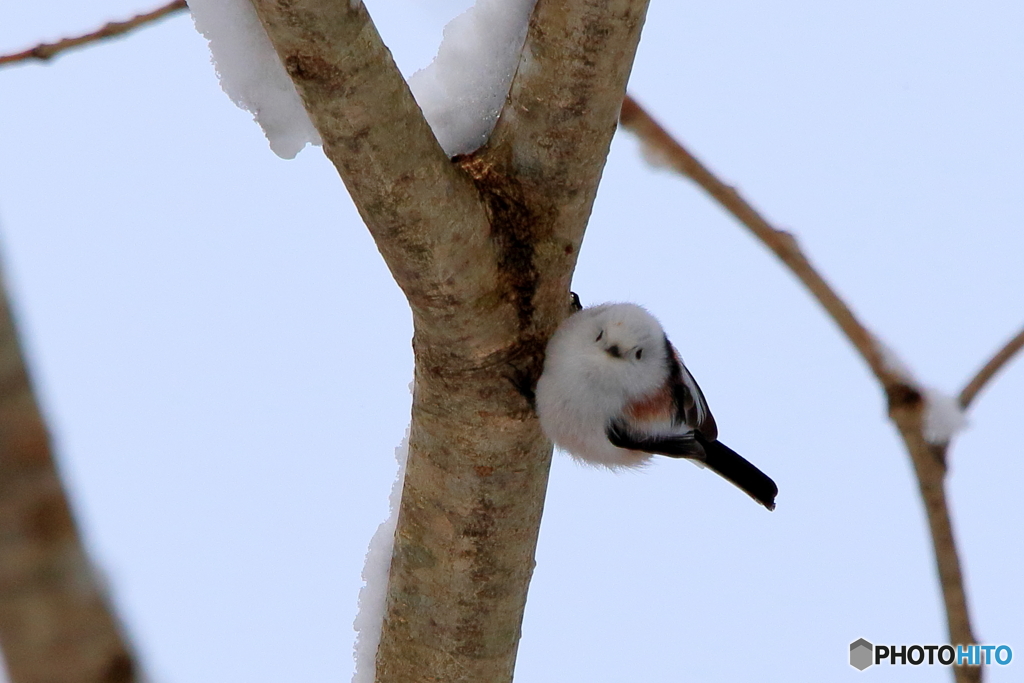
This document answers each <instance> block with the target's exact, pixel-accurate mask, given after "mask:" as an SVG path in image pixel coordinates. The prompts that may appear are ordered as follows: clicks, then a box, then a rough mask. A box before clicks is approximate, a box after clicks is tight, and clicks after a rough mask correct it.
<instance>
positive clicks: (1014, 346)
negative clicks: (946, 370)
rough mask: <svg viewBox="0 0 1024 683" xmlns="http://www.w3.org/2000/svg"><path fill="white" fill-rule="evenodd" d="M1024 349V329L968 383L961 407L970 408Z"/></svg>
mask: <svg viewBox="0 0 1024 683" xmlns="http://www.w3.org/2000/svg"><path fill="white" fill-rule="evenodd" d="M1022 347H1024V329H1021V331H1020V332H1018V333H1017V336H1016V337H1014V338H1013V339H1011V340H1010V341H1008V342H1006V345H1005V346H1003V348H1001V349H999V351H998V352H997V353H996V355H994V356H992V360H990V361H989V362H987V363H985V366H984V367H983V368H982V369H981V370H978V374H977V375H975V376H974V379H972V380H971V381H970V382H968V383H967V386H965V387H964V390H963V391H961V392H960V406H961V407H962V408H963V409H964V410H967V408H969V407H970V405H971V403H972V402H973V401H974V399H975V397H976V396H977V395H978V393H979V392H980V391H981V390H982V389H983V388H984V387H985V385H986V384H988V382H989V380H991V379H992V378H993V377H994V376H995V375H996V373H998V372H999V371H1000V370H1002V369H1003V366H1004V365H1006V364H1007V363H1008V362H1010V359H1011V358H1013V356H1014V354H1016V353H1017V352H1018V351H1020V350H1021V348H1022Z"/></svg>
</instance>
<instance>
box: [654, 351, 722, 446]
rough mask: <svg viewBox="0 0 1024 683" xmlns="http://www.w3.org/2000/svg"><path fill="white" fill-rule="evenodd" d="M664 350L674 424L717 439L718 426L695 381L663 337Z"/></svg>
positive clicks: (677, 354)
mask: <svg viewBox="0 0 1024 683" xmlns="http://www.w3.org/2000/svg"><path fill="white" fill-rule="evenodd" d="M665 350H666V355H667V356H668V363H669V385H670V386H671V387H672V400H673V402H674V403H675V411H676V422H678V423H681V424H685V425H687V426H688V427H693V428H694V429H696V430H697V431H699V432H700V433H701V434H702V435H704V436H705V437H706V438H708V439H710V440H714V439H717V438H718V425H717V424H715V417H714V415H712V414H711V409H710V408H708V402H707V401H706V400H705V399H704V392H702V391H701V390H700V386H699V385H698V384H697V380H695V379H694V378H693V375H691V374H690V371H689V370H687V369H686V365H685V364H684V363H683V359H682V358H680V357H679V352H678V351H676V348H675V347H674V346H672V342H670V341H669V340H668V337H665Z"/></svg>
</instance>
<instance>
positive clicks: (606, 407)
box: [537, 304, 779, 510]
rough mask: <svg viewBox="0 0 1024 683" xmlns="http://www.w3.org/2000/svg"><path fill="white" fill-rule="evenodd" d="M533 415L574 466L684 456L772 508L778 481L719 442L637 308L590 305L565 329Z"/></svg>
mask: <svg viewBox="0 0 1024 683" xmlns="http://www.w3.org/2000/svg"><path fill="white" fill-rule="evenodd" d="M537 414H538V416H539V417H540V425H541V428H542V429H543V430H544V433H545V434H546V435H547V437H548V438H549V439H551V440H552V441H553V442H554V443H555V444H556V445H558V446H559V447H561V448H562V449H563V450H565V451H568V452H569V454H571V455H573V456H574V457H576V458H578V459H580V460H584V461H586V462H589V463H594V464H597V465H604V466H606V467H609V468H613V469H614V468H619V467H636V466H640V465H643V464H644V463H645V462H646V461H647V460H649V459H650V457H651V455H652V454H658V455H667V456H670V457H673V458H687V459H689V460H692V461H694V462H696V463H697V464H699V465H703V466H706V467H709V468H711V469H712V470H714V471H715V472H717V473H718V474H720V475H722V476H723V477H725V478H726V479H728V480H729V481H731V482H732V483H733V484H735V485H736V486H738V487H739V488H740V489H742V490H743V491H744V492H745V493H747V494H748V495H749V496H750V497H751V498H753V499H754V500H756V501H757V502H758V503H760V504H761V505H764V506H765V507H766V508H768V509H769V510H774V509H775V495H776V494H777V493H778V492H779V489H778V487H777V486H776V485H775V482H774V481H772V480H771V478H770V477H768V476H767V475H766V474H765V473H764V472H762V471H761V470H759V469H757V468H756V467H754V466H753V465H752V464H750V463H749V462H747V461H746V460H745V459H744V458H743V457H742V456H740V455H739V454H738V453H736V452H735V451H733V450H732V449H730V448H729V447H727V446H726V445H725V444H722V443H720V442H719V441H718V427H717V426H716V425H715V418H714V417H712V415H711V411H710V410H708V404H707V402H706V401H705V400H704V394H703V393H701V390H700V387H699V386H697V382H696V380H694V379H693V375H691V374H690V371H689V370H687V369H686V366H685V365H683V361H682V359H681V358H680V357H679V353H678V352H677V351H676V349H675V347H673V346H672V344H671V342H669V340H668V337H667V336H666V335H665V332H664V330H663V329H662V328H661V324H660V323H659V322H658V321H657V320H656V319H655V317H654V316H652V315H651V314H650V313H648V312H647V311H646V310H645V309H644V308H643V307H641V306H637V305H636V304H602V305H600V306H592V307H590V308H585V309H583V310H581V311H579V312H577V313H574V314H573V315H571V316H569V317H568V318H567V319H566V320H565V322H563V323H562V325H561V326H560V327H559V328H558V330H557V331H556V332H555V334H554V335H553V336H552V337H551V341H550V342H548V347H547V355H546V357H545V359H544V372H543V373H542V374H541V376H540V379H539V380H538V382H537Z"/></svg>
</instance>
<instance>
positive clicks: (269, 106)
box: [188, 0, 320, 159]
mask: <svg viewBox="0 0 1024 683" xmlns="http://www.w3.org/2000/svg"><path fill="white" fill-rule="evenodd" d="M188 5H189V9H191V10H192V19H193V20H194V21H195V25H196V30H198V31H199V32H200V33H202V34H203V36H205V37H206V39H207V40H208V41H209V42H210V54H211V55H212V57H213V65H214V68H215V69H216V70H217V76H218V77H219V78H220V85H221V87H222V88H223V89H224V92H225V93H227V95H228V97H230V98H231V101H232V102H234V103H235V104H236V105H238V106H239V107H241V108H242V109H245V110H246V111H248V112H250V113H252V115H253V118H254V119H255V120H256V122H257V123H258V124H260V127H262V128H263V133H264V134H265V135H266V136H267V141H268V142H269V143H270V149H271V150H273V152H274V154H276V155H278V156H279V157H281V158H282V159H292V158H294V157H295V155H296V154H298V153H299V152H300V151H301V150H302V148H303V147H305V146H306V145H307V144H309V143H312V144H314V145H319V144H320V135H319V133H317V131H316V128H314V127H313V123H312V122H311V121H310V120H309V115H308V114H306V109H305V107H303V106H302V100H301V99H300V98H299V94H298V92H296V90H295V84H294V83H292V79H291V78H290V77H289V76H288V73H287V72H286V71H285V70H284V66H283V65H282V64H281V60H280V59H279V58H278V56H277V53H276V52H275V51H274V46H273V45H271V43H270V39H269V38H267V34H266V32H265V31H264V30H263V26H261V25H260V20H259V18H258V17H257V16H256V11H255V10H254V9H253V6H252V4H251V3H250V2H249V0H189V3H188Z"/></svg>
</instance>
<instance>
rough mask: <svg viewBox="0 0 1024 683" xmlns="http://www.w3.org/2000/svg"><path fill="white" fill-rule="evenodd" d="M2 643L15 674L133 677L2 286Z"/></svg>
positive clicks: (92, 680)
mask: <svg viewBox="0 0 1024 683" xmlns="http://www.w3.org/2000/svg"><path fill="white" fill-rule="evenodd" d="M0 643H2V644H3V651H4V658H5V659H6V662H7V669H8V672H9V674H10V678H11V681H12V683H56V682H58V681H59V682H60V683H128V682H129V681H134V680H136V674H135V669H136V667H135V664H134V661H133V659H132V656H131V654H130V653H129V651H128V647H127V645H126V644H125V642H124V639H123V638H122V636H121V633H120V629H119V628H118V624H117V622H116V620H115V618H114V617H113V613H112V612H111V610H110V607H109V605H108V604H107V600H106V598H105V596H104V593H103V590H102V586H101V582H100V581H99V580H98V577H97V576H96V575H95V573H94V572H93V571H92V569H91V567H90V564H89V560H88V558H87V557H86V554H85V549H84V548H83V547H82V543H81V541H80V540H79V538H78V533H77V531H76V528H75V523H74V520H73V519H72V517H71V512H70V510H69V509H68V504H67V497H66V495H65V493H64V491H63V490H62V488H61V483H60V478H59V476H58V474H57V469H56V467H55V464H54V461H53V455H52V452H51V449H50V439H49V436H48V434H47V432H46V426H45V425H44V423H43V418H42V416H41V415H40V413H39V407H38V405H37V404H36V400H35V398H34V396H33V395H32V388H31V385H30V383H29V377H28V373H27V372H26V370H25V363H24V360H23V358H22V355H21V350H20V348H19V346H18V339H17V335H16V333H15V328H14V322H13V320H12V319H11V314H10V308H9V306H8V303H7V299H6V296H5V294H4V292H2V291H0Z"/></svg>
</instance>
